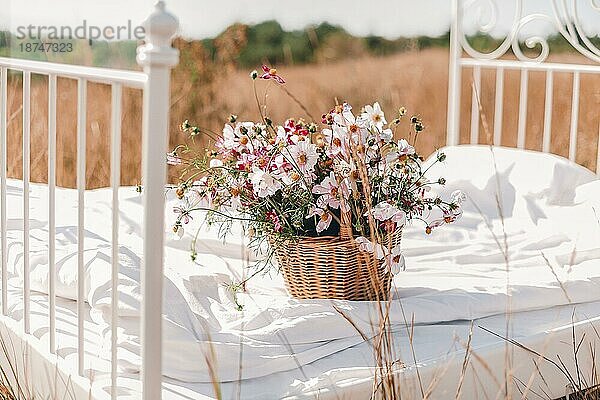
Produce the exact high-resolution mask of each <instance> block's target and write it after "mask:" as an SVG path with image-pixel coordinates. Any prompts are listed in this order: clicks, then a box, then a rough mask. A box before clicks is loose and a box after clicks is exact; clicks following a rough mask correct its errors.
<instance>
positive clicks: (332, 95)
mask: <svg viewBox="0 0 600 400" xmlns="http://www.w3.org/2000/svg"><path fill="white" fill-rule="evenodd" d="M178 47H180V49H181V51H182V58H181V64H180V66H178V67H177V68H176V69H175V70H174V71H173V74H172V77H173V81H172V92H171V121H170V122H171V129H170V143H171V145H173V146H174V145H175V144H177V143H179V142H181V141H182V140H183V139H184V138H183V136H182V134H181V133H179V131H178V128H177V127H178V125H179V124H180V123H181V122H182V121H183V120H185V119H189V120H190V122H192V123H193V124H197V125H200V126H203V127H206V128H209V129H211V130H214V131H220V129H221V128H222V125H223V123H224V122H225V121H226V120H227V117H228V116H229V114H232V113H233V114H236V115H238V116H239V118H240V119H244V120H245V119H254V120H257V119H258V116H259V115H258V110H257V107H256V102H255V99H254V94H253V91H252V82H251V80H250V78H249V75H248V73H249V71H245V70H244V71H241V70H238V69H236V68H235V67H233V66H231V65H230V64H228V63H222V64H219V65H217V64H215V63H213V62H211V61H208V59H207V57H206V55H205V54H204V52H203V49H202V48H201V46H199V45H197V44H195V43H193V42H190V43H188V42H180V43H179V46H178ZM552 60H553V61H564V62H581V60H580V59H579V58H577V56H575V55H572V54H559V55H558V56H556V57H555V58H553V59H552ZM257 67H259V66H257ZM277 67H278V71H279V73H280V74H281V75H282V76H283V77H284V78H285V79H286V80H287V84H286V88H287V89H288V90H289V91H290V92H291V93H293V94H294V95H295V96H296V97H297V98H298V99H299V100H301V101H302V103H303V104H304V105H305V106H306V108H307V110H308V111H309V113H310V114H311V115H313V116H314V117H315V118H317V119H320V115H321V114H322V113H323V112H326V111H328V110H329V109H330V108H331V107H332V106H333V105H334V104H335V102H336V101H338V102H342V101H347V102H349V103H350V104H352V105H353V106H354V107H355V109H359V108H360V107H361V106H362V105H364V104H367V103H373V102H374V101H379V102H380V103H381V105H382V107H383V109H384V111H387V113H388V115H389V117H390V118H389V119H391V117H392V115H393V114H394V113H395V110H396V109H397V108H398V107H400V106H405V107H406V108H407V109H408V111H409V113H418V114H420V115H421V117H422V118H423V120H424V123H425V125H426V130H425V132H424V133H423V134H422V135H421V136H420V138H419V143H418V147H419V149H420V151H421V153H423V154H430V153H431V152H432V151H434V150H435V149H436V148H438V147H441V146H443V145H444V144H445V135H446V108H447V85H448V53H447V51H445V50H444V49H430V50H425V51H420V52H419V51H414V52H407V53H401V54H397V55H393V56H389V57H379V58H377V57H362V58H358V59H351V60H346V61H340V62H336V63H327V64H311V65H303V66H289V67H286V66H277ZM463 71H464V72H463V90H462V102H461V103H462V104H461V110H462V112H461V141H462V142H467V141H468V137H469V126H470V120H471V114H470V107H471V71H470V70H468V69H465V70H463ZM519 82H520V76H519V72H518V71H506V72H505V82H504V85H505V86H504V114H503V136H502V144H504V145H508V146H514V145H515V144H516V136H517V135H516V131H517V124H518V114H519V112H518V108H519V101H518V100H519ZM571 84H572V76H571V75H569V74H563V73H555V78H554V102H553V110H554V112H553V118H552V142H551V151H552V152H554V153H556V154H560V155H563V156H566V155H567V154H568V143H569V139H568V136H569V131H570V119H571V96H572V92H571ZM257 87H258V93H259V96H260V97H261V101H266V103H267V113H268V115H269V116H270V117H271V118H272V119H273V120H274V121H276V122H283V120H284V119H286V118H288V117H296V118H298V117H305V118H308V116H307V115H304V113H303V111H302V109H301V108H300V107H299V106H298V105H297V104H296V103H295V102H293V101H292V100H291V99H289V98H288V97H287V95H286V94H285V93H284V92H283V91H282V90H281V89H280V88H279V87H277V86H276V85H275V84H273V83H272V82H262V81H260V82H257ZM31 90H32V98H31V179H32V181H34V182H45V181H46V180H47V132H48V129H47V128H48V122H47V120H48V116H47V107H48V100H47V79H46V78H45V77H41V76H34V77H33V80H32V89H31ZM494 90H495V75H494V71H491V70H489V71H487V70H483V71H482V87H481V93H480V95H479V97H480V99H481V109H482V113H481V115H482V117H481V127H480V143H490V142H491V138H490V136H491V132H490V131H493V124H494ZM544 95H545V76H544V74H543V73H540V72H530V76H529V90H528V96H529V107H528V113H527V140H526V147H527V148H529V149H541V143H542V131H543V120H544ZM580 101H581V103H580V109H579V125H578V137H579V139H578V147H577V150H578V152H577V162H579V163H580V164H583V165H584V166H586V167H588V168H590V169H592V170H594V169H595V168H596V158H597V156H596V154H597V149H598V134H599V131H600V129H599V126H600V113H599V112H598V110H599V109H600V107H599V106H600V78H599V77H598V76H589V75H582V76H581V100H580ZM141 103H142V96H141V92H140V91H138V90H125V91H124V95H123V115H122V126H123V134H122V149H123V150H122V157H121V160H122V173H121V177H122V178H121V183H122V184H124V185H135V184H138V183H140V168H141V155H140V151H141V142H140V140H141ZM57 107H58V110H57V115H58V118H57V154H58V156H57V184H58V185H59V186H62V187H74V186H75V184H76V162H77V155H76V146H77V143H76V137H77V136H76V132H77V87H76V82H75V81H72V80H68V79H59V81H58V105H57ZM309 119H310V118H309ZM22 125H23V123H22V91H21V80H20V77H19V76H18V75H14V76H12V77H11V79H10V81H9V93H8V175H9V176H10V177H15V178H20V177H21V176H22V161H23V160H22ZM486 127H487V129H486ZM206 144H207V143H206V142H204V143H201V144H200V145H206ZM109 154H110V87H109V86H106V85H101V84H92V83H89V84H88V107H87V154H86V158H87V160H86V181H87V187H88V188H96V187H102V186H107V185H108V184H109V177H110V165H109ZM171 179H172V180H173V179H175V174H174V173H171Z"/></svg>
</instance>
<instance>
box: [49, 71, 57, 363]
mask: <svg viewBox="0 0 600 400" xmlns="http://www.w3.org/2000/svg"><path fill="white" fill-rule="evenodd" d="M55 259H56V75H50V76H48V318H49V325H50V353H53V354H54V352H55V351H56V265H55Z"/></svg>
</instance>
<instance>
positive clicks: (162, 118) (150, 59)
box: [0, 1, 179, 399]
mask: <svg viewBox="0 0 600 400" xmlns="http://www.w3.org/2000/svg"><path fill="white" fill-rule="evenodd" d="M144 26H145V28H146V36H147V43H146V45H145V46H142V47H141V48H139V49H138V63H139V64H140V65H141V66H143V67H144V72H143V73H142V72H130V71H118V70H111V69H103V68H90V67H79V66H72V65H63V64H54V63H46V62H37V61H27V60H15V59H9V58H0V101H1V103H2V104H1V105H0V142H1V144H2V152H1V154H0V156H1V157H0V164H1V167H2V174H0V176H1V183H0V185H1V187H2V197H1V200H2V213H1V214H2V218H1V219H2V221H1V228H2V276H3V282H2V306H3V312H4V314H6V306H7V301H6V296H7V290H6V263H7V262H6V237H5V233H6V201H5V198H6V167H7V163H6V160H7V157H6V140H7V126H6V124H7V120H6V119H7V102H6V97H7V74H8V72H7V71H8V70H18V71H22V72H23V189H24V193H25V194H24V196H23V203H24V204H23V205H24V210H25V211H24V216H23V217H24V218H23V219H24V223H23V225H24V226H23V228H24V254H25V256H24V269H25V273H24V284H23V291H24V303H25V304H24V308H25V318H24V321H25V322H24V325H25V331H26V332H29V304H28V302H29V271H28V270H29V239H28V234H29V195H28V189H29V188H28V186H29V178H30V170H29V168H30V166H29V163H30V150H29V147H30V120H31V118H30V98H31V74H32V73H34V74H41V75H47V76H48V191H49V202H48V213H49V234H48V242H49V244H48V248H49V255H48V257H49V264H50V268H49V272H48V273H49V277H48V278H49V304H48V307H49V315H48V317H49V325H50V348H49V353H54V352H55V349H56V313H55V310H56V297H55V296H56V281H55V279H56V276H55V273H56V267H55V262H56V246H55V239H56V232H55V231H56V220H55V218H56V217H55V208H56V157H57V154H56V135H57V131H56V107H57V104H56V101H57V78H58V77H61V78H72V79H77V81H78V103H77V104H78V110H77V113H78V114H77V192H78V215H77V216H78V222H77V240H78V249H77V252H78V254H77V263H78V269H77V273H78V291H77V317H78V322H77V325H78V326H77V332H78V344H77V360H78V374H79V375H80V376H83V375H84V369H85V348H84V343H85V334H84V325H83V322H84V318H83V317H84V311H85V308H84V307H85V306H84V302H85V298H84V291H83V289H84V279H83V277H84V272H85V271H84V257H83V251H84V237H85V224H84V215H85V212H84V210H85V185H86V176H85V173H86V125H87V121H86V107H87V82H88V81H89V82H100V83H108V84H110V85H112V124H111V142H112V145H111V148H112V152H113V153H112V156H111V187H112V189H113V199H112V202H113V216H112V228H113V229H112V238H111V241H112V259H113V266H112V274H113V275H112V282H111V284H112V287H113V291H112V293H113V294H112V303H113V305H114V307H112V321H113V323H112V326H111V336H112V337H111V344H112V349H111V353H112V354H111V396H112V398H117V395H118V391H117V389H118V388H117V385H116V383H117V369H116V366H117V341H116V339H117V335H116V333H117V327H118V319H117V308H118V307H117V302H118V272H119V271H118V240H119V238H118V226H119V205H118V203H119V202H118V188H119V183H120V182H119V181H120V153H121V149H120V144H121V143H120V141H121V113H122V87H123V86H127V87H133V88H141V89H144V108H143V156H142V160H143V183H144V210H145V211H144V230H143V235H144V238H145V240H144V256H143V272H142V291H143V300H142V357H143V362H142V371H143V372H142V380H143V391H144V392H143V398H144V399H159V398H160V397H161V394H160V393H161V376H162V371H161V341H162V332H161V321H162V314H161V313H160V312H157V310H160V309H162V296H161V292H162V279H163V277H162V262H163V260H162V255H163V249H162V245H163V237H162V234H163V232H164V229H163V228H164V227H163V222H162V221H163V217H162V216H163V215H164V192H163V191H164V184H165V182H166V165H165V163H164V162H163V160H164V154H165V152H166V147H167V138H168V120H169V84H170V69H171V68H172V67H173V66H174V65H176V64H177V62H178V58H179V54H178V51H177V50H175V49H173V48H172V46H171V38H172V37H173V35H174V34H175V32H176V30H177V27H178V22H177V19H176V18H175V17H173V16H172V15H171V14H169V13H167V12H166V11H165V5H164V3H163V2H162V1H159V2H158V3H157V5H156V8H155V11H154V13H153V14H152V15H151V16H150V17H149V18H148V19H147V20H146V21H145V23H144Z"/></svg>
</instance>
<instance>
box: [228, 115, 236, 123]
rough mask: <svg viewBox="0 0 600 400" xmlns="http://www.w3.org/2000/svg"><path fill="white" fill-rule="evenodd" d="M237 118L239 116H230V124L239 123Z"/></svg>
mask: <svg viewBox="0 0 600 400" xmlns="http://www.w3.org/2000/svg"><path fill="white" fill-rule="evenodd" d="M237 118H238V117H237V115H235V114H231V115H230V116H229V122H231V123H232V124H233V123H235V121H237Z"/></svg>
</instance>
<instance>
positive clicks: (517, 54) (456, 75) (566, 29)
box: [446, 0, 600, 174]
mask: <svg viewBox="0 0 600 400" xmlns="http://www.w3.org/2000/svg"><path fill="white" fill-rule="evenodd" d="M508 3H510V4H511V5H512V6H513V7H514V11H513V15H512V21H511V28H510V31H509V32H508V34H507V35H506V36H505V38H504V39H503V40H502V41H501V42H500V44H499V45H498V46H497V47H496V48H495V49H493V50H491V51H489V52H481V51H478V50H476V49H475V48H473V46H472V45H471V44H470V42H469V40H468V39H467V27H466V24H465V21H467V20H470V21H471V22H474V23H475V24H476V25H477V26H476V28H477V30H478V31H479V32H482V33H490V32H492V30H493V29H494V28H495V27H496V25H497V22H498V8H497V6H498V5H500V4H502V5H503V6H504V5H506V4H508ZM547 4H548V6H549V8H551V9H549V10H540V11H537V10H536V11H534V12H527V13H525V12H524V7H523V1H522V0H512V1H506V2H504V1H502V2H500V1H498V0H453V1H452V13H453V15H452V23H451V29H450V62H449V77H448V114H447V115H448V126H447V139H446V142H447V144H448V145H455V144H458V143H459V142H460V129H461V128H460V116H461V111H462V110H461V91H462V88H463V82H464V83H465V85H466V84H468V85H469V86H470V87H471V122H470V134H469V141H470V143H473V144H475V143H478V142H479V137H480V125H481V121H480V119H481V118H480V117H481V116H480V109H481V106H480V105H481V97H480V93H481V74H482V70H491V71H492V73H493V72H495V93H494V95H493V96H494V103H493V104H494V108H493V111H491V110H490V111H491V112H489V118H488V119H487V120H488V121H490V123H489V125H488V127H489V131H490V134H491V133H492V132H493V140H492V143H493V144H494V145H500V144H501V140H502V121H503V105H504V86H505V85H504V77H505V71H510V70H516V71H519V73H520V86H519V100H518V115H517V116H516V118H518V123H517V142H516V146H517V147H518V148H525V139H526V135H527V115H528V114H527V110H528V85H529V76H530V72H532V71H540V72H541V73H544V74H545V97H544V111H543V121H540V124H542V125H543V130H542V132H543V137H542V144H541V148H538V150H541V151H543V152H550V151H551V150H550V148H551V141H552V134H553V132H552V114H553V111H555V110H554V109H553V95H554V78H555V73H561V74H562V73H566V74H570V75H571V76H572V80H571V90H572V91H571V112H570V116H568V114H567V113H565V118H570V129H569V141H568V157H569V159H570V160H572V161H577V159H576V157H577V134H578V123H579V109H580V104H579V101H580V93H581V89H580V82H581V76H582V75H594V76H595V77H597V78H600V49H599V48H598V47H597V46H596V45H594V43H592V41H591V40H590V39H589V38H588V37H586V34H585V32H584V30H583V28H582V19H581V16H582V15H584V14H583V13H594V12H597V13H599V16H600V1H599V0H586V3H585V4H583V3H582V2H580V1H573V0H548V2H547ZM586 15H589V14H586ZM539 23H543V24H544V25H546V26H548V25H549V26H550V27H551V28H553V29H554V30H555V31H556V32H558V34H560V35H561V36H562V37H564V39H565V40H566V41H567V42H568V44H569V45H570V47H572V48H573V50H575V51H577V52H578V53H579V54H581V55H583V56H584V57H585V62H588V64H565V63H554V62H548V56H549V54H550V51H551V49H550V45H549V42H548V40H547V36H546V34H547V32H546V33H545V32H539V33H535V32H534V29H533V28H534V27H535V25H536V24H539ZM527 48H528V49H529V51H526V49H527ZM532 52H533V53H534V54H532ZM596 109H597V108H596ZM596 115H598V113H596ZM596 132H597V133H598V135H600V123H598V125H597V126H596ZM596 132H595V133H596ZM596 147H597V148H595V149H594V151H595V154H596V157H595V161H596V172H597V173H599V174H600V141H598V144H596Z"/></svg>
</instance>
